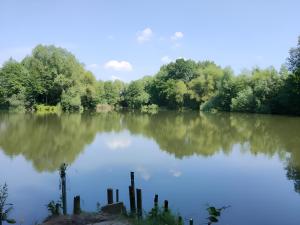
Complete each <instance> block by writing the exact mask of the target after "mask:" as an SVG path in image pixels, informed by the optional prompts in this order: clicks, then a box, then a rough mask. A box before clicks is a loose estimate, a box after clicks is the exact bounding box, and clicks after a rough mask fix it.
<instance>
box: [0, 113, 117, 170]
mask: <svg viewBox="0 0 300 225" xmlns="http://www.w3.org/2000/svg"><path fill="white" fill-rule="evenodd" d="M116 116H117V118H115V117H116ZM109 117H111V118H115V119H113V120H112V121H119V120H120V119H119V118H120V116H119V115H118V114H110V115H109ZM112 121H110V123H109V125H108V124H107V120H105V119H103V118H101V116H99V117H98V116H97V117H91V116H86V115H80V114H64V115H62V116H60V117H59V116H56V115H47V116H36V115H18V114H1V115H0V124H1V127H3V128H2V130H0V146H1V148H2V149H3V150H4V152H5V153H6V154H8V155H10V156H14V155H19V154H22V155H23V156H24V157H26V159H28V160H31V161H33V165H34V167H35V168H36V169H37V170H39V171H43V170H50V171H52V170H55V169H57V168H58V167H59V166H60V165H61V163H63V162H66V163H72V162H73V161H74V160H75V159H76V157H77V155H78V154H79V153H80V152H81V151H82V150H83V149H84V147H85V145H87V144H89V143H91V142H92V141H93V140H94V138H95V134H96V132H97V130H98V129H99V128H101V129H102V130H105V131H111V130H120V124H119V123H118V122H116V123H113V122H112Z"/></svg>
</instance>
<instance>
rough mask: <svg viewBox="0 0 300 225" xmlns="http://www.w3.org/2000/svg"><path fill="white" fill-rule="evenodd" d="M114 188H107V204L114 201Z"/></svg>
mask: <svg viewBox="0 0 300 225" xmlns="http://www.w3.org/2000/svg"><path fill="white" fill-rule="evenodd" d="M113 192H114V190H113V189H112V188H108V189H107V204H113V203H114V195H113Z"/></svg>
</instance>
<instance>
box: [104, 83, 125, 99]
mask: <svg viewBox="0 0 300 225" xmlns="http://www.w3.org/2000/svg"><path fill="white" fill-rule="evenodd" d="M123 91H124V83H123V82H122V81H119V80H115V81H106V82H104V99H105V101H106V103H107V104H109V105H117V104H118V103H120V102H121V95H122V93H123Z"/></svg>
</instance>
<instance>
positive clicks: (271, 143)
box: [0, 112, 300, 225]
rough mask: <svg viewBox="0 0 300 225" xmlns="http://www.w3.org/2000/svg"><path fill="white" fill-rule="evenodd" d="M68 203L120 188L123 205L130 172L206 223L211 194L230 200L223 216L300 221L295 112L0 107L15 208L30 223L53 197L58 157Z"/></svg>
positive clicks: (2, 166)
mask: <svg viewBox="0 0 300 225" xmlns="http://www.w3.org/2000/svg"><path fill="white" fill-rule="evenodd" d="M63 162H66V163H68V164H69V167H68V170H67V176H68V177H67V185H68V187H67V190H68V206H69V212H71V206H72V199H73V196H74V195H78V194H79V195H81V198H82V207H83V209H84V210H96V204H97V202H99V203H100V204H102V205H103V204H104V203H105V202H106V191H105V190H106V188H107V187H113V188H119V189H120V199H121V200H123V201H125V203H126V204H127V206H128V185H129V182H130V180H129V172H130V171H135V172H136V185H137V186H138V187H140V188H142V189H143V204H144V207H145V209H149V208H150V207H151V206H152V201H153V197H154V194H155V193H158V194H159V197H160V202H162V200H164V199H168V200H169V204H170V207H171V208H172V209H173V211H175V212H177V211H178V212H180V213H181V214H182V215H183V217H185V218H189V217H193V218H195V219H196V224H200V223H204V222H205V221H206V220H205V218H206V217H207V213H206V211H205V208H206V207H207V205H208V204H211V205H214V206H217V207H222V206H224V205H231V207H230V208H229V209H226V210H225V212H224V213H223V214H222V217H221V221H220V223H219V224H224V225H225V224H226V225H241V224H246V225H254V224H259V225H260V224H261V225H267V224H270V225H286V224H288V225H298V224H300V195H299V193H300V118H299V117H298V118H297V117H285V116H269V115H250V114H229V113H220V114H200V113H197V112H187V113H177V112H161V113H159V114H156V115H147V114H139V113H117V112H113V113H107V114H97V115H79V114H71V115H67V114H63V115H61V116H55V115H52V116H50V115H48V116H38V115H18V114H7V113H1V114H0V183H1V184H3V183H4V182H7V184H8V186H9V200H10V202H12V203H14V205H15V209H14V212H13V214H12V216H13V217H14V218H15V219H17V220H18V224H34V222H35V221H41V219H42V218H44V217H45V216H46V215H47V210H46V207H45V205H46V204H47V203H48V202H49V201H50V200H58V199H59V196H60V193H59V174H58V168H59V166H60V164H61V163H63Z"/></svg>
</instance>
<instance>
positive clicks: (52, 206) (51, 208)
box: [46, 200, 61, 216]
mask: <svg viewBox="0 0 300 225" xmlns="http://www.w3.org/2000/svg"><path fill="white" fill-rule="evenodd" d="M46 207H47V210H48V212H49V214H50V216H59V215H60V214H61V213H60V209H61V203H60V202H54V201H53V200H52V201H50V202H49V203H48V204H47V205H46Z"/></svg>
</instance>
